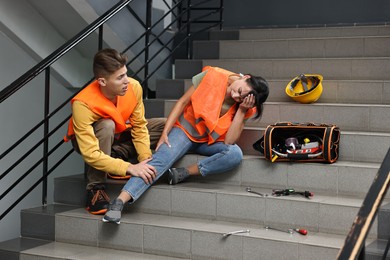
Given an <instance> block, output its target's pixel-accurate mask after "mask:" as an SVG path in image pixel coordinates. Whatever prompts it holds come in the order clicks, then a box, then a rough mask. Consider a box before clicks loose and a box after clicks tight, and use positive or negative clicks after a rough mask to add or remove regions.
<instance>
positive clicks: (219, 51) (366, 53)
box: [193, 36, 390, 59]
mask: <svg viewBox="0 0 390 260" xmlns="http://www.w3.org/2000/svg"><path fill="white" fill-rule="evenodd" d="M389 44H390V36H359V37H332V38H330V37H327V38H299V39H294V38H292V39H277V40H236V41H196V42H194V45H193V49H194V54H193V55H194V56H193V57H194V59H273V58H276V59H279V58H280V59H286V58H345V57H389V56H390V50H389V48H387V46H389Z"/></svg>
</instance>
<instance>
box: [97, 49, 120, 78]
mask: <svg viewBox="0 0 390 260" xmlns="http://www.w3.org/2000/svg"><path fill="white" fill-rule="evenodd" d="M126 62H127V56H126V55H125V54H121V53H119V52H118V51H116V50H114V49H103V50H100V51H99V52H97V53H96V54H95V57H94V59H93V73H94V75H95V78H100V77H108V76H110V75H111V74H112V73H114V72H115V71H117V70H119V69H121V68H123V66H125V65H126Z"/></svg>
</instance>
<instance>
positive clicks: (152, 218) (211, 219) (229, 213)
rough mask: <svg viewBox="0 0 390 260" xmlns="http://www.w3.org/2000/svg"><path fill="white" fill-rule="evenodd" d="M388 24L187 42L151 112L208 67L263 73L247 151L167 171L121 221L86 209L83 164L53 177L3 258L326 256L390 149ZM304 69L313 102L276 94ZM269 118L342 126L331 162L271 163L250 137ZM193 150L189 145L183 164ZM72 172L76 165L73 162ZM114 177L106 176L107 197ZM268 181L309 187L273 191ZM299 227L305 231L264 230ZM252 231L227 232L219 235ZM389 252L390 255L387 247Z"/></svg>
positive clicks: (246, 135) (164, 108) (375, 248)
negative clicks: (212, 169) (319, 83)
mask: <svg viewBox="0 0 390 260" xmlns="http://www.w3.org/2000/svg"><path fill="white" fill-rule="evenodd" d="M389 43H390V27H387V26H366V27H323V28H289V29H282V28H279V29H276V28H274V29H240V30H230V31H229V30H228V31H212V32H210V40H209V41H198V42H194V59H193V60H176V62H175V79H161V80H159V82H158V83H157V88H156V97H157V99H155V100H150V99H149V100H145V106H146V111H147V116H148V117H155V116H167V115H168V114H169V111H170V109H171V108H172V106H173V105H174V102H175V100H176V99H177V98H179V97H180V96H181V94H182V93H183V92H184V91H185V90H186V89H187V88H188V87H189V86H190V85H191V80H190V79H191V77H192V76H193V75H195V74H197V73H198V72H199V71H200V70H201V68H202V67H203V66H205V65H212V66H219V67H223V68H226V69H228V70H232V71H236V72H242V73H251V74H254V75H260V76H263V77H265V78H266V79H267V80H268V81H269V83H270V86H271V91H270V97H269V99H268V100H267V102H266V104H265V106H264V107H265V110H264V115H263V118H262V120H261V122H250V123H249V124H248V126H247V127H246V128H245V129H244V132H243V134H242V136H241V139H240V141H239V145H240V146H241V147H242V149H243V151H244V154H245V156H244V157H245V158H244V160H243V163H242V164H241V166H240V167H239V168H238V169H236V170H234V171H231V172H228V173H225V174H222V175H218V176H212V177H209V178H207V179H206V178H192V179H191V180H190V181H188V182H185V183H183V184H179V185H176V186H169V185H167V184H166V183H167V182H166V179H165V177H162V179H161V180H159V182H158V183H157V184H156V185H154V186H153V187H152V188H151V189H150V190H149V191H148V192H147V193H145V195H144V196H143V197H142V198H141V199H140V200H139V201H137V203H136V204H135V205H133V206H131V207H125V210H124V214H123V217H122V221H121V224H120V225H115V224H105V223H103V222H102V221H101V216H94V215H90V214H88V213H87V212H86V211H85V209H83V205H84V204H85V179H84V177H83V174H82V173H77V174H75V175H72V176H69V177H61V178H57V179H56V180H55V183H54V185H55V198H54V200H55V202H56V204H54V205H49V206H47V207H42V208H32V209H25V210H23V211H22V212H21V219H22V225H21V226H22V230H21V235H22V237H21V238H19V239H15V240H10V241H6V242H3V243H1V244H0V258H2V259H3V258H4V259H18V257H19V256H20V259H41V258H45V259H96V258H98V257H99V259H109V258H111V259H132V258H135V259H165V258H166V259H174V258H190V259H335V258H336V256H337V253H338V251H339V249H340V248H341V247H342V245H343V243H344V240H345V237H346V234H347V233H348V232H349V230H350V228H351V225H352V222H353V220H354V218H355V216H356V214H357V212H358V210H359V208H360V206H361V203H362V201H363V198H364V196H365V195H366V193H367V191H368V189H369V187H370V185H371V182H372V180H373V179H374V177H375V175H376V173H377V171H378V169H379V166H380V163H381V162H382V160H383V158H384V156H385V154H386V152H387V150H388V148H389V146H390V117H389V115H390V73H389V71H390V49H389V48H388V46H389V45H390V44H389ZM301 73H319V74H322V75H323V76H324V81H323V86H324V92H323V94H322V96H321V98H320V99H319V100H318V101H317V102H316V103H314V104H310V105H308V104H305V105H304V104H299V103H295V102H293V101H292V100H290V99H289V98H288V97H287V96H286V95H285V93H284V89H285V86H286V85H287V83H288V82H289V81H290V80H291V79H292V78H293V77H295V76H297V75H299V74H301ZM277 121H294V122H321V123H322V122H324V123H333V124H337V125H338V126H339V127H340V129H341V141H340V143H341V147H340V158H339V160H338V162H336V163H335V164H331V165H328V164H316V163H307V164H302V163H270V162H268V161H265V160H264V159H263V157H262V156H260V155H259V154H258V153H257V152H256V151H254V150H253V149H252V144H253V143H254V142H255V141H256V140H257V139H259V138H260V136H261V135H262V131H263V130H264V128H265V127H266V126H267V125H268V124H273V123H275V122H277ZM199 159H200V156H199V155H194V154H189V155H186V156H185V157H184V158H183V159H182V160H180V161H179V162H177V166H185V165H188V164H189V163H192V162H195V161H197V160H199ZM80 172H81V171H80ZM122 186H123V182H121V181H113V180H111V181H110V183H109V195H110V196H111V197H112V198H113V197H114V196H115V195H117V194H118V193H119V191H120V189H121V187H122ZM246 187H251V188H252V190H255V191H257V192H260V193H263V194H270V193H271V191H272V189H283V188H294V189H296V190H309V191H311V192H314V194H315V195H314V197H313V198H312V199H306V198H304V197H299V196H286V197H273V196H271V195H269V196H263V197H261V196H258V195H256V194H253V193H248V192H247V191H246ZM389 202H390V195H387V197H386V201H384V203H383V204H382V207H381V210H380V212H379V213H378V216H377V218H376V220H375V222H374V224H373V226H372V227H371V231H370V233H369V236H368V239H367V241H366V259H380V258H378V257H379V256H378V255H379V254H380V253H382V254H383V248H384V246H385V243H386V242H387V240H385V239H388V238H389V236H390V214H389V212H390V203H389ZM264 226H271V227H275V228H279V229H285V230H287V229H289V228H304V229H307V230H308V235H306V236H303V235H300V234H298V233H293V234H289V233H287V232H280V231H276V230H267V229H265V228H264ZM238 230H249V232H246V233H239V234H234V235H231V236H228V237H224V236H223V235H222V234H224V233H227V232H231V231H238ZM387 259H390V257H389V256H388V258H387Z"/></svg>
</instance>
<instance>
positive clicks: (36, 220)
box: [20, 204, 75, 241]
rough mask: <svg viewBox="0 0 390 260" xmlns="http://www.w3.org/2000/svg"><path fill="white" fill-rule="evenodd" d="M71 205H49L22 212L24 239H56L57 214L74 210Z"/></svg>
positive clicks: (21, 232) (22, 233)
mask: <svg viewBox="0 0 390 260" xmlns="http://www.w3.org/2000/svg"><path fill="white" fill-rule="evenodd" d="M74 208H75V207H74V206H71V205H61V204H59V205H55V204H51V205H47V206H42V207H36V208H29V209H23V210H21V211H20V221H21V230H20V235H21V236H22V237H24V238H36V239H42V240H52V241H54V239H55V214H56V213H59V212H63V211H67V210H71V209H74Z"/></svg>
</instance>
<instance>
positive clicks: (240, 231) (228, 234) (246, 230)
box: [222, 229, 250, 237]
mask: <svg viewBox="0 0 390 260" xmlns="http://www.w3.org/2000/svg"><path fill="white" fill-rule="evenodd" d="M249 232H250V231H249V229H243V230H237V231H232V232H228V233H224V234H222V236H223V237H228V236H230V235H234V234H240V233H249Z"/></svg>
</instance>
